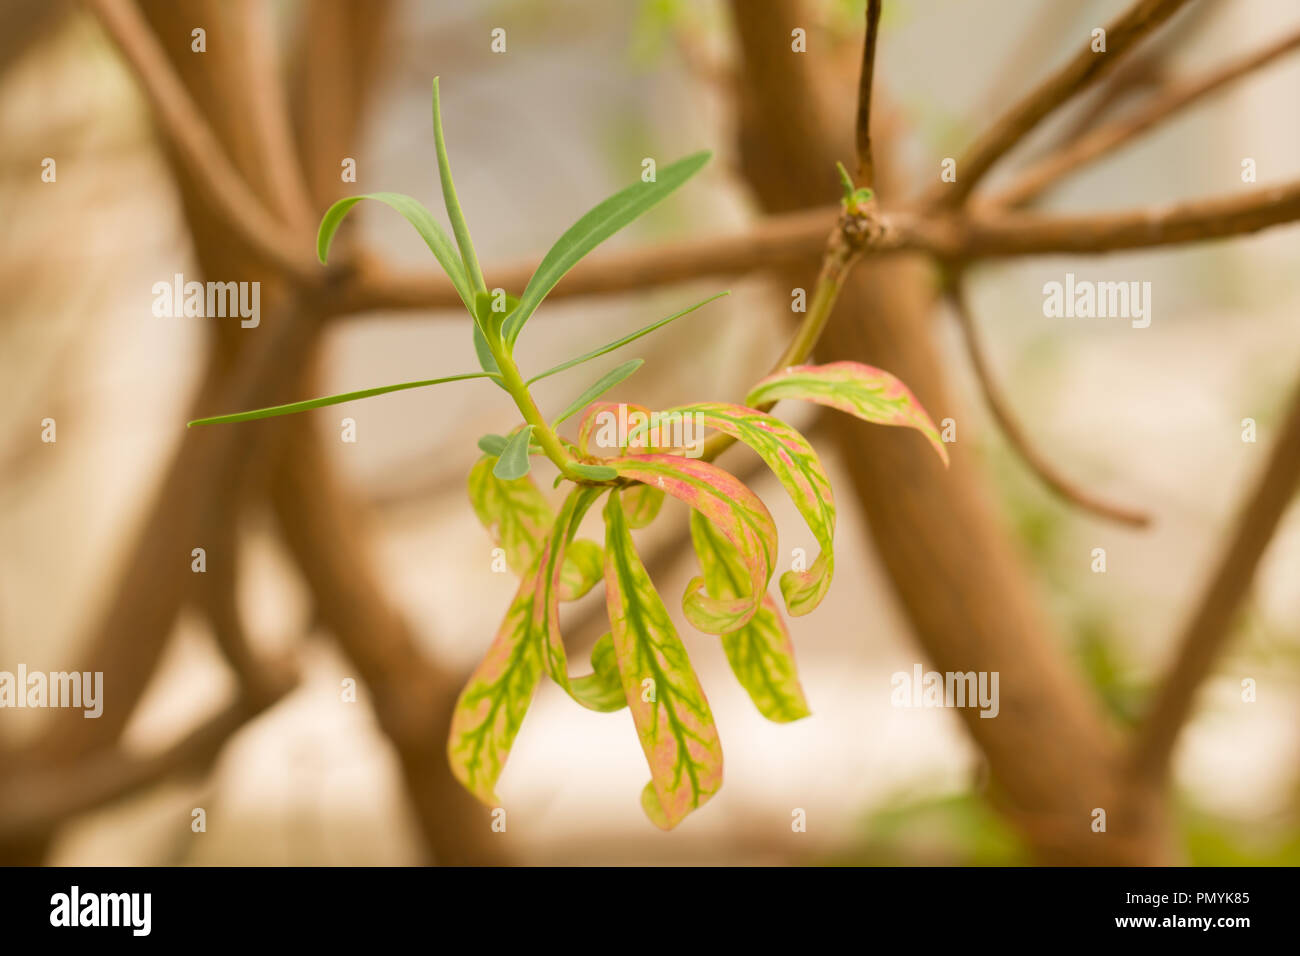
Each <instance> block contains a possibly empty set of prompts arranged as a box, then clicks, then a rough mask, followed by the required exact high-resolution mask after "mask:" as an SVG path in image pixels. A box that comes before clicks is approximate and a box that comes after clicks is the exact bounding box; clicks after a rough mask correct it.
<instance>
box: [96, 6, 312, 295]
mask: <svg viewBox="0 0 1300 956" xmlns="http://www.w3.org/2000/svg"><path fill="white" fill-rule="evenodd" d="M86 3H87V5H88V6H89V7H90V8H91V10H93V11H94V12H95V14H96V16H97V17H98V18H99V21H100V23H101V24H102V25H103V27H104V30H105V32H106V33H108V35H109V36H110V37H111V38H112V39H113V40H114V42H115V43H116V44H117V45H118V48H119V49H120V50H121V52H122V55H123V56H124V57H125V58H126V61H127V62H128V63H129V64H130V65H131V68H132V69H133V70H134V72H135V74H136V77H137V78H138V79H139V81H140V84H141V86H142V87H143V88H144V92H145V95H146V97H147V98H148V100H149V102H150V104H151V105H152V106H153V109H154V115H155V116H156V117H157V119H158V122H159V125H160V126H161V127H162V130H163V132H164V133H165V134H166V136H167V138H168V140H169V141H170V142H171V144H172V146H173V148H174V149H175V150H176V153H177V155H178V156H179V157H180V159H181V161H182V163H183V164H184V165H185V167H186V169H187V170H188V171H189V172H190V174H191V175H192V176H193V177H194V180H195V182H196V183H197V185H198V186H199V188H200V189H201V190H202V192H203V193H204V195H205V196H206V198H207V199H208V200H209V201H210V203H211V205H212V209H213V211H214V212H215V213H216V214H217V215H218V216H219V217H220V218H221V220H222V221H223V222H224V223H225V224H226V225H227V226H229V227H230V229H231V230H232V231H233V232H234V233H235V235H237V236H238V237H239V238H240V239H241V240H242V241H243V242H244V243H245V244H246V245H247V246H248V247H249V248H250V249H252V250H253V251H254V252H256V253H257V254H258V255H259V256H260V257H261V258H262V259H263V260H264V261H265V262H267V263H268V264H271V265H273V266H275V267H276V268H277V269H279V270H281V271H282V272H283V273H285V274H286V275H288V276H292V277H293V278H295V279H297V280H298V281H300V282H309V283H315V282H319V281H320V278H321V275H322V272H323V270H322V268H321V266H320V264H319V263H318V262H317V261H316V258H315V256H314V255H313V254H312V245H311V240H310V236H309V235H307V234H304V233H297V232H294V231H291V230H290V229H288V228H287V227H286V226H285V225H284V224H283V223H281V222H280V220H278V219H276V218H275V217H274V216H272V215H271V214H270V213H269V212H268V211H267V209H266V207H265V206H264V205H263V204H262V202H261V201H260V200H258V198H257V196H256V195H255V194H254V192H253V191H252V190H251V189H250V188H249V186H248V184H247V183H246V182H245V181H244V179H243V177H241V176H240V174H239V172H238V171H237V170H236V169H235V167H234V166H233V165H232V163H231V161H230V159H229V157H228V156H227V155H226V152H225V151H224V150H223V149H222V147H221V143H220V141H219V140H218V139H217V136H216V134H215V133H214V132H213V131H212V128H211V127H210V126H209V125H208V124H207V123H206V122H205V121H204V119H203V114H202V113H201V111H200V110H199V108H198V106H197V105H196V104H195V102H194V99H193V98H192V97H191V96H190V94H189V92H188V91H187V90H186V88H185V86H184V84H183V83H182V82H181V80H180V78H179V77H178V76H177V75H176V72H175V70H174V69H173V68H172V66H171V64H170V63H169V62H168V60H167V55H166V54H165V53H164V52H163V50H162V48H161V47H160V46H159V44H158V40H157V38H156V37H155V36H154V34H153V31H152V30H151V29H150V27H149V24H148V23H147V22H146V21H145V19H144V17H143V16H141V14H140V11H139V10H138V9H137V8H136V6H135V4H134V3H132V2H131V0H86Z"/></svg>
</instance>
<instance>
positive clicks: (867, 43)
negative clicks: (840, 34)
mask: <svg viewBox="0 0 1300 956" xmlns="http://www.w3.org/2000/svg"><path fill="white" fill-rule="evenodd" d="M880 7H881V0H867V33H866V37H865V38H864V39H863V42H862V70H861V72H860V73H859V75H858V117H857V123H856V126H855V128H854V141H855V143H856V145H857V148H858V185H859V186H865V187H867V188H868V189H872V188H874V187H875V184H876V167H875V164H874V163H873V162H872V161H871V87H872V76H873V74H874V73H875V69H876V39H877V36H878V34H879V33H880Z"/></svg>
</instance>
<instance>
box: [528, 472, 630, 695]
mask: <svg viewBox="0 0 1300 956" xmlns="http://www.w3.org/2000/svg"><path fill="white" fill-rule="evenodd" d="M604 493H605V489H604V488H601V487H593V486H590V485H581V486H579V487H576V488H574V489H573V491H572V492H570V493H569V496H568V497H567V498H565V500H564V504H563V505H561V507H560V513H559V515H558V516H557V517H556V519H555V526H554V527H553V529H552V531H551V534H550V535H549V536H548V537H547V539H546V543H545V544H544V545H543V547H542V553H541V556H540V557H539V559H538V565H537V569H536V572H535V574H534V578H535V581H536V593H537V600H536V601H535V602H534V603H533V606H532V618H531V627H532V630H533V632H534V633H535V634H536V636H537V643H538V645H539V650H540V653H541V656H542V662H543V664H544V665H545V667H546V672H547V673H548V674H550V676H551V680H553V681H555V683H557V684H559V685H560V687H562V688H564V691H565V692H566V693H567V694H568V695H569V696H570V697H572V698H573V699H574V700H575V701H577V702H578V703H579V704H581V705H582V706H583V707H586V708H588V709H589V710H596V711H603V712H608V711H610V710H619V709H621V708H622V707H623V700H622V697H621V693H620V690H621V687H620V684H619V682H618V674H617V672H616V670H615V669H613V668H610V667H608V666H604V667H602V666H600V662H601V656H600V654H599V653H598V652H600V650H601V649H600V647H599V645H598V646H597V648H595V649H593V651H592V666H593V668H594V670H593V672H592V673H591V674H587V675H584V676H582V677H574V678H571V677H569V660H568V653H567V652H566V651H565V648H564V637H563V636H562V635H561V633H560V606H559V605H560V599H561V594H562V592H563V591H564V569H565V566H566V564H568V562H567V561H566V552H567V551H568V549H569V546H570V545H571V544H572V543H573V536H574V535H575V534H576V533H577V530H578V526H579V525H580V524H582V519H583V516H584V515H586V513H587V511H588V510H590V508H591V506H592V505H593V504H594V503H595V502H596V500H597V499H598V498H599V497H600V496H601V495H602V494H604ZM578 543H579V544H581V543H582V542H578ZM597 550H598V551H599V549H597ZM601 575H602V577H603V576H604V568H603V566H602V568H601ZM606 663H608V662H607V661H606Z"/></svg>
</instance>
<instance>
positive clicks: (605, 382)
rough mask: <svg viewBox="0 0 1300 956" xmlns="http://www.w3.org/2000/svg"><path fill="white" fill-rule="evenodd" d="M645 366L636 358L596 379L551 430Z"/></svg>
mask: <svg viewBox="0 0 1300 956" xmlns="http://www.w3.org/2000/svg"><path fill="white" fill-rule="evenodd" d="M644 364H645V359H639V358H636V359H632V360H630V361H627V362H624V363H623V364H622V365H617V366H615V367H614V368H612V369H610V370H609V371H608V372H606V373H605V374H604V375H602V376H601V377H600V378H598V379H596V381H594V382H592V383H591V384H590V385H588V386H587V388H586V389H585V390H584V391H583V393H582V394H581V395H579V396H578V397H577V398H575V399H574V400H573V401H572V402H570V403H569V407H568V408H566V409H565V410H564V411H562V412H560V414H559V417H557V418H556V419H555V421H554V422H552V423H551V428H556V427H557V426H558V425H559V424H560V423H561V422H563V421H565V420H566V419H567V418H568V417H569V416H570V415H574V414H576V413H577V412H580V411H582V410H583V409H584V408H586V407H587V406H588V405H589V404H591V403H592V402H593V401H595V400H596V399H597V398H599V397H600V396H601V395H604V394H605V393H606V392H608V391H609V390H610V389H611V388H613V387H614V386H615V385H617V384H618V383H619V382H621V381H623V379H625V378H628V377H629V376H630V375H632V373H633V372H635V371H636V370H637V369H639V368H640V367H641V366H642V365H644Z"/></svg>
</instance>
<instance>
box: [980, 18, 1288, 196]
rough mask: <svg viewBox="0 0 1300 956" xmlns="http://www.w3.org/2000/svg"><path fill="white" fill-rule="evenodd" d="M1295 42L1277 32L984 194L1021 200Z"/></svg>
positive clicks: (1137, 134)
mask: <svg viewBox="0 0 1300 956" xmlns="http://www.w3.org/2000/svg"><path fill="white" fill-rule="evenodd" d="M1297 47H1300V30H1296V31H1293V32H1292V33H1290V34H1288V35H1286V36H1284V37H1282V38H1281V39H1280V40H1277V41H1276V42H1274V43H1271V44H1269V45H1268V46H1266V47H1264V49H1262V50H1259V51H1257V52H1255V53H1252V54H1250V55H1248V56H1244V57H1240V58H1238V59H1236V60H1233V61H1232V62H1231V63H1227V64H1225V65H1223V66H1221V67H1219V68H1218V69H1217V70H1213V71H1211V72H1209V73H1207V74H1206V75H1204V76H1202V77H1200V78H1198V79H1193V80H1188V81H1184V82H1183V83H1180V84H1178V85H1176V86H1174V87H1173V88H1172V89H1170V90H1168V91H1167V92H1165V93H1164V94H1163V95H1161V96H1159V97H1157V98H1156V99H1154V100H1153V101H1152V102H1151V103H1149V104H1147V105H1146V106H1145V107H1143V108H1142V109H1141V110H1140V111H1138V112H1137V113H1136V114H1135V115H1133V116H1131V117H1129V118H1127V119H1124V120H1120V121H1118V122H1115V123H1111V124H1109V125H1107V126H1102V127H1099V128H1097V129H1095V130H1093V131H1091V132H1089V133H1087V134H1086V135H1084V136H1083V137H1082V138H1080V139H1075V140H1073V141H1072V142H1071V143H1070V144H1069V145H1067V146H1066V147H1065V148H1063V149H1061V150H1059V151H1058V152H1056V153H1054V154H1052V155H1051V156H1048V157H1047V158H1045V159H1043V160H1042V161H1040V162H1038V163H1035V164H1034V165H1033V166H1031V167H1030V168H1029V169H1027V170H1026V171H1025V172H1023V173H1022V174H1020V177H1019V178H1018V179H1017V180H1016V182H1015V183H1014V184H1013V185H1011V186H1010V187H1008V188H1007V189H1005V190H1002V191H1001V192H999V193H997V194H996V195H994V196H992V197H990V198H989V200H988V202H989V204H990V205H999V206H1021V205H1024V204H1025V203H1028V202H1030V201H1032V200H1034V199H1036V198H1038V197H1039V195H1041V194H1042V193H1043V192H1044V191H1046V190H1047V189H1049V188H1050V187H1052V186H1054V185H1056V184H1057V183H1058V182H1060V180H1061V179H1063V178H1064V177H1065V176H1066V175H1067V174H1069V173H1071V172H1073V171H1074V170H1076V169H1078V168H1079V167H1080V166H1083V165H1084V164H1086V163H1090V162H1092V161H1093V160H1095V159H1097V158H1098V157H1101V156H1104V155H1106V154H1107V153H1110V152H1113V151H1114V150H1116V149H1118V148H1119V147H1120V146H1122V145H1124V144H1125V143H1127V142H1129V141H1130V140H1132V139H1134V138H1135V137H1137V136H1139V135H1141V134H1142V133H1144V132H1146V131H1147V130H1148V129H1150V128H1152V127H1153V126H1155V125H1156V124H1158V123H1160V122H1163V121H1164V120H1166V119H1168V118H1169V117H1171V116H1173V115H1174V114H1176V113H1177V112H1179V111H1180V110H1182V109H1184V108H1185V107H1187V106H1190V105H1191V104H1193V103H1195V102H1196V101H1197V100H1200V99H1202V98H1204V97H1205V96H1208V95H1209V94H1211V93H1213V92H1215V91H1217V90H1219V89H1221V88H1222V87H1224V86H1227V85H1228V84H1229V83H1231V82H1232V81H1233V80H1236V79H1239V78H1241V77H1243V76H1246V75H1247V74H1249V73H1252V72H1254V71H1255V70H1257V69H1259V68H1260V67H1262V66H1264V65H1266V64H1268V63H1270V62H1271V61H1273V60H1275V59H1277V58H1278V57H1280V56H1282V55H1283V54H1285V53H1289V52H1290V51H1292V50H1294V49H1296V48H1297Z"/></svg>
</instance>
